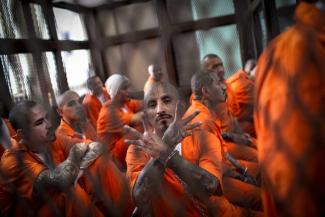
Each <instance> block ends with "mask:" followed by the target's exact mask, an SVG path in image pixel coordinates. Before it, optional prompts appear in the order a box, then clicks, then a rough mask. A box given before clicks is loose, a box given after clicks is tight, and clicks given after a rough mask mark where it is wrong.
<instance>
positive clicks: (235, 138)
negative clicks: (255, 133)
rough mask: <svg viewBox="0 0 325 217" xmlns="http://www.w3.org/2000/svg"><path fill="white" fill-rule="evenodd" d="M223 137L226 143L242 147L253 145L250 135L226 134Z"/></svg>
mask: <svg viewBox="0 0 325 217" xmlns="http://www.w3.org/2000/svg"><path fill="white" fill-rule="evenodd" d="M221 136H222V138H223V139H224V140H225V141H229V142H234V143H237V144H242V145H248V146H250V145H251V144H252V139H251V137H250V136H249V135H248V134H239V133H232V132H225V133H222V134H221Z"/></svg>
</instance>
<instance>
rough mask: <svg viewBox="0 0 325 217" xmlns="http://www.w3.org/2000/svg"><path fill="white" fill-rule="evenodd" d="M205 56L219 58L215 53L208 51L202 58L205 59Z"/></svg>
mask: <svg viewBox="0 0 325 217" xmlns="http://www.w3.org/2000/svg"><path fill="white" fill-rule="evenodd" d="M206 58H219V59H221V58H220V57H219V56H218V55H217V54H214V53H209V54H207V55H205V56H204V57H203V58H202V60H204V59H206Z"/></svg>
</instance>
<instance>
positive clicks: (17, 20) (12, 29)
mask: <svg viewBox="0 0 325 217" xmlns="http://www.w3.org/2000/svg"><path fill="white" fill-rule="evenodd" d="M26 29H27V28H26V23H25V20H24V15H23V11H22V6H21V2H20V1H19V0H1V4H0V38H16V39H18V38H27V31H26Z"/></svg>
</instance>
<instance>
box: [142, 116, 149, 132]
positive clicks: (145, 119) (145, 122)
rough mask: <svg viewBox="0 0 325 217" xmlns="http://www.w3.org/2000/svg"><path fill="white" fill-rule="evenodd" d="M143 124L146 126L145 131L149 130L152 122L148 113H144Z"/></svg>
mask: <svg viewBox="0 0 325 217" xmlns="http://www.w3.org/2000/svg"><path fill="white" fill-rule="evenodd" d="M142 125H143V128H144V132H149V129H150V124H149V120H148V115H147V113H144V115H143V116H142Z"/></svg>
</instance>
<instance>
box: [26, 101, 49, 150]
mask: <svg viewBox="0 0 325 217" xmlns="http://www.w3.org/2000/svg"><path fill="white" fill-rule="evenodd" d="M28 123H29V124H28V127H27V129H26V130H25V131H26V132H23V135H24V137H25V138H26V139H27V140H28V143H29V144H31V145H33V146H42V145H47V144H50V143H51V142H53V141H54V140H55V133H54V129H53V128H52V124H51V122H50V121H49V119H48V113H47V111H46V110H45V109H44V108H43V106H41V105H36V106H34V107H33V108H31V109H30V112H29V122H28Z"/></svg>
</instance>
